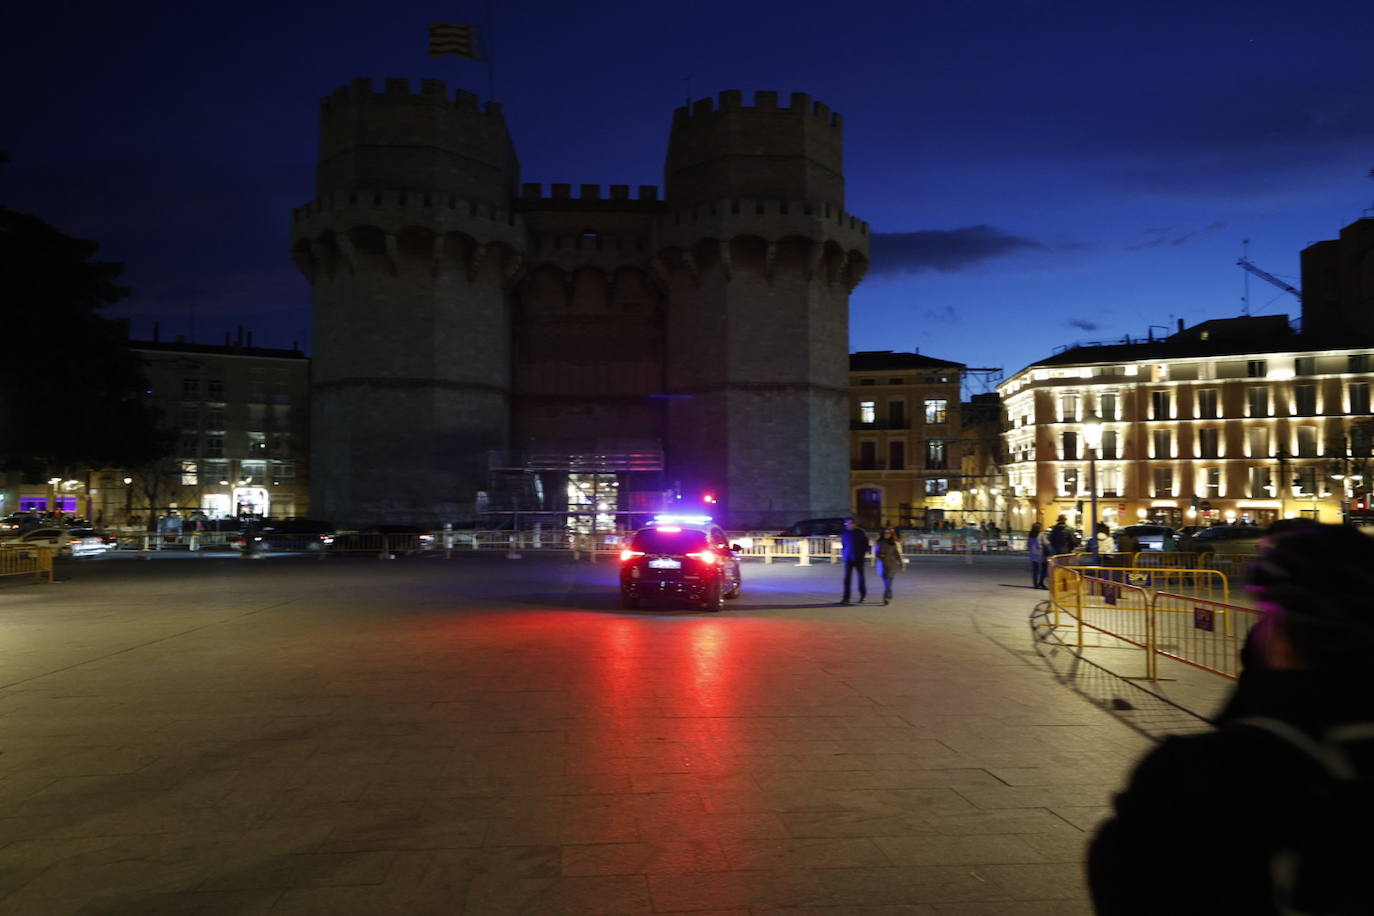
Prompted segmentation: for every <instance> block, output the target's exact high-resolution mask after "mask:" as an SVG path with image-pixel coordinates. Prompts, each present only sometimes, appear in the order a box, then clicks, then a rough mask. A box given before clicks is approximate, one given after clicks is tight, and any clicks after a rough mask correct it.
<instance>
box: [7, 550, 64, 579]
mask: <svg viewBox="0 0 1374 916" xmlns="http://www.w3.org/2000/svg"><path fill="white" fill-rule="evenodd" d="M52 557H53V548H51V547H38V546H31V545H27V544H26V545H23V546H20V545H18V544H0V576H33V578H34V580H35V581H38V582H52Z"/></svg>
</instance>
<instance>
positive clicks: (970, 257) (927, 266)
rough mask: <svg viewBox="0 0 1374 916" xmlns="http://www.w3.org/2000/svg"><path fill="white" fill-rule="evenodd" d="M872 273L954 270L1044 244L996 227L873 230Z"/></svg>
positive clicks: (916, 272) (1043, 248) (1037, 249)
mask: <svg viewBox="0 0 1374 916" xmlns="http://www.w3.org/2000/svg"><path fill="white" fill-rule="evenodd" d="M871 244H872V255H873V266H872V272H873V273H874V274H877V275H883V274H888V275H891V274H918V273H923V272H924V271H927V270H935V271H939V272H941V273H954V272H956V271H960V270H966V269H968V268H970V267H973V266H974V265H976V264H981V263H982V262H984V261H989V260H992V259H994V258H1001V257H1006V256H1008V255H1012V254H1016V253H1018V252H1023V251H1046V250H1048V249H1047V247H1046V246H1045V245H1044V244H1042V243H1040V242H1037V241H1035V240H1034V239H1028V238H1025V237H1023V236H1019V235H1012V234H1011V233H1009V232H1005V231H1003V230H1001V229H998V228H997V227H996V226H986V225H980V226H964V227H962V228H960V229H922V230H918V231H916V232H875V233H873V235H872V237H871Z"/></svg>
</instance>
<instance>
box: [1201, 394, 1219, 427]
mask: <svg viewBox="0 0 1374 916" xmlns="http://www.w3.org/2000/svg"><path fill="white" fill-rule="evenodd" d="M1197 415H1198V416H1199V417H1201V418H1202V419H1204V420H1215V419H1216V418H1217V390H1216V389H1215V388H1204V389H1202V390H1201V391H1199V392H1198V393H1197Z"/></svg>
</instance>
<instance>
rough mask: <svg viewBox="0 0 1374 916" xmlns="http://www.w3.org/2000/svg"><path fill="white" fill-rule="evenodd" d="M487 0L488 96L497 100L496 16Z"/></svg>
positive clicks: (492, 99)
mask: <svg viewBox="0 0 1374 916" xmlns="http://www.w3.org/2000/svg"><path fill="white" fill-rule="evenodd" d="M491 5H492V0H487V98H488V99H489V100H491V101H493V102H494V101H496V27H495V21H496V17H495V15H494V14H493V13H492V10H491Z"/></svg>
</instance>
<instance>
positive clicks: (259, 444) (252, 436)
mask: <svg viewBox="0 0 1374 916" xmlns="http://www.w3.org/2000/svg"><path fill="white" fill-rule="evenodd" d="M248 451H250V452H265V451H267V433H258V432H250V433H249V434H248Z"/></svg>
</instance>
